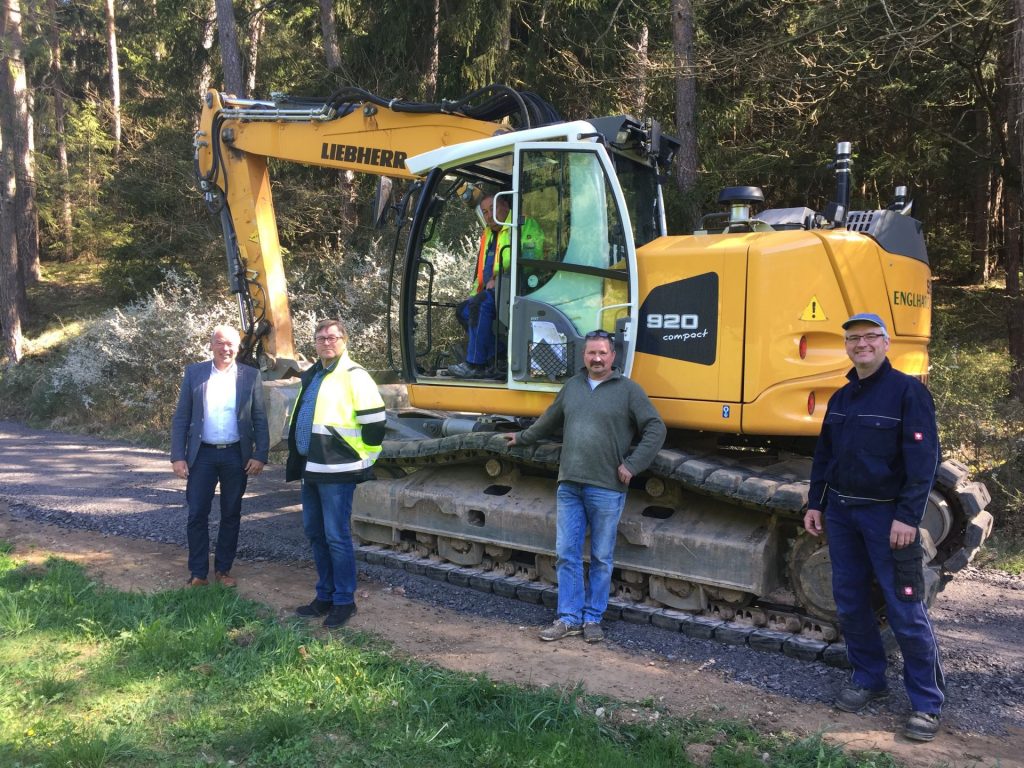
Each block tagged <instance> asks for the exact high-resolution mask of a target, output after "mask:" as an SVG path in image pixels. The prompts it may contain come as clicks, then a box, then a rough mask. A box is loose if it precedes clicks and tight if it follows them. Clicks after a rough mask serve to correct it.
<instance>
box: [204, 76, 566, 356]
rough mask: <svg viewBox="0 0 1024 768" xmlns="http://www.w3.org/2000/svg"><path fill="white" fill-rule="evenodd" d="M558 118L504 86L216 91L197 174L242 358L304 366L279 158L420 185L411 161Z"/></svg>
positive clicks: (208, 104) (209, 97)
mask: <svg viewBox="0 0 1024 768" xmlns="http://www.w3.org/2000/svg"><path fill="white" fill-rule="evenodd" d="M509 118H511V121H508V119H509ZM554 119H557V115H556V114H555V113H554V111H553V109H551V108H550V106H548V105H546V104H545V103H544V102H542V101H540V100H539V99H538V98H537V97H535V96H533V95H531V94H521V93H518V92H516V91H512V90H511V89H508V88H505V87H504V86H489V87H488V88H486V89H481V90H480V91H477V92H476V93H474V94H470V95H469V96H467V97H466V98H465V99H463V100H461V101H458V102H444V103H441V104H436V105H435V104H416V103H411V102H401V101H397V100H390V101H385V100H383V99H380V98H379V97H376V96H374V95H373V94H370V93H368V92H366V91H362V90H359V89H344V90H342V91H339V92H338V93H336V94H334V95H333V96H331V97H330V98H328V99H320V100H315V99H290V98H288V97H279V98H277V99H276V100H274V101H256V100H251V99H239V98H235V97H233V96H228V95H225V94H221V93H219V92H218V91H215V90H211V91H209V92H207V94H206V96H205V98H204V100H203V108H202V114H201V116H200V122H199V129H198V131H197V132H196V136H195V143H194V146H195V170H196V176H197V179H198V183H199V186H200V189H201V190H202V192H203V194H204V196H205V199H206V204H207V207H208V208H209V209H210V211H211V213H214V214H217V215H218V216H219V217H220V221H221V225H222V228H223V230H224V241H225V251H226V257H227V264H228V277H229V281H230V286H231V290H232V292H233V293H235V294H236V295H237V297H238V303H239V312H240V315H241V323H242V332H243V344H242V357H243V358H245V357H248V358H250V359H252V358H253V357H254V355H255V352H256V350H257V348H258V349H259V350H260V351H261V352H262V353H263V354H264V355H265V356H266V359H265V360H264V361H263V363H264V364H265V365H264V366H263V367H265V368H267V369H270V370H272V371H276V373H277V374H278V375H284V374H285V373H286V372H287V371H288V369H289V368H294V364H293V361H294V359H295V348H294V341H293V335H292V323H291V313H290V311H289V307H288V292H287V282H286V279H285V275H284V268H283V265H282V261H281V244H280V241H279V239H278V230H277V222H276V217H275V213H274V202H273V195H272V193H271V183H270V175H269V172H268V160H269V159H271V158H274V159H280V160H286V161H290V162H295V163H302V164H306V165H315V166H320V167H324V168H333V169H336V170H347V171H359V172H362V173H371V174H376V175H379V176H387V177H394V178H399V179H415V178H417V176H416V174H414V173H412V172H410V171H409V170H408V168H406V165H405V160H406V158H407V157H410V156H413V155H417V154H421V153H423V152H427V151H430V150H435V149H439V148H443V147H448V146H452V145H455V144H461V143H463V142H467V141H472V140H474V139H480V138H486V137H489V136H493V135H495V134H497V133H500V132H503V131H507V130H509V129H510V127H529V126H531V125H533V124H536V123H541V122H548V121H552V120H554ZM503 120H504V121H506V122H501V121H503Z"/></svg>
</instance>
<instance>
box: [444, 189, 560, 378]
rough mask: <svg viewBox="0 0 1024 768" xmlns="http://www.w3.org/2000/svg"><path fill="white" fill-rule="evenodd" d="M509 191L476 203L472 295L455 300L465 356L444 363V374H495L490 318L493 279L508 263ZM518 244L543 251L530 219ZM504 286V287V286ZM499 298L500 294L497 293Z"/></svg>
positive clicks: (541, 239)
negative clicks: (479, 224) (479, 229)
mask: <svg viewBox="0 0 1024 768" xmlns="http://www.w3.org/2000/svg"><path fill="white" fill-rule="evenodd" d="M509 204H510V197H509V195H487V196H485V197H484V198H483V199H482V200H481V201H480V204H479V206H478V207H477V212H478V214H479V215H480V218H481V220H482V221H483V223H484V230H483V233H482V234H481V236H480V248H479V250H478V252H477V261H476V274H475V279H474V283H473V295H472V296H470V297H469V298H468V299H466V300H465V301H463V302H462V303H461V304H459V306H458V308H457V309H456V316H457V317H458V320H459V323H460V324H461V325H462V327H463V328H464V329H465V330H466V334H467V337H468V341H467V344H466V359H465V361H464V362H461V363H455V364H453V365H450V366H448V374H449V375H450V376H455V377H457V378H463V379H488V378H493V377H495V376H497V375H498V370H497V365H496V358H495V348H496V334H495V328H494V319H495V317H496V315H497V304H496V300H495V299H496V296H495V292H496V283H497V278H498V276H499V275H501V274H505V275H507V274H508V272H509V266H510V265H511V263H512V232H513V227H512V226H510V225H509V224H508V219H509V213H510V211H509ZM522 230H523V231H522V242H521V245H520V247H521V248H524V249H528V250H529V251H530V252H531V253H538V254H539V253H541V252H542V251H543V243H544V235H543V233H542V232H541V229H540V227H539V226H538V225H537V223H536V222H535V221H534V220H533V219H527V220H526V221H525V222H524V223H523V226H522ZM504 290H508V287H507V285H506V287H505V288H504ZM498 298H500V297H498Z"/></svg>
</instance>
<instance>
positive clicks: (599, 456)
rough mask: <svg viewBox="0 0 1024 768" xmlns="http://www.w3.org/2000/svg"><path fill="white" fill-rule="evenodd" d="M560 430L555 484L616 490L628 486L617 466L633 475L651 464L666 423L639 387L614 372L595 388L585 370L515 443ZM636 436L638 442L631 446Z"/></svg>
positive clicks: (534, 441)
mask: <svg viewBox="0 0 1024 768" xmlns="http://www.w3.org/2000/svg"><path fill="white" fill-rule="evenodd" d="M559 428H561V429H562V434H563V437H562V455H561V459H560V461H559V467H558V482H560V483H561V482H565V481H570V482H576V483H584V484H586V485H596V486H598V487H599V488H609V489H612V490H616V491H624V490H626V486H625V485H623V484H622V483H620V482H619V478H618V468H619V465H620V464H624V465H625V466H626V469H628V470H629V471H630V472H632V473H633V474H634V475H637V474H639V473H640V472H643V471H644V470H645V469H647V467H648V466H650V463H651V462H652V461H654V457H655V455H657V453H658V451H659V450H660V449H661V445H662V443H663V442H665V422H663V421H662V420H661V417H660V416H659V415H658V412H657V411H656V410H655V409H654V406H653V405H651V401H650V400H648V399H647V395H646V394H645V393H644V391H643V389H642V388H641V387H640V385H639V384H637V383H636V382H635V381H631V380H630V379H627V378H625V377H624V376H622V375H621V374H620V373H619V372H618V371H614V372H613V373H612V375H611V376H610V377H609V378H607V379H605V380H604V381H602V382H601V383H600V384H598V385H597V387H595V388H594V389H593V390H591V388H590V382H589V381H588V380H587V371H586V369H584V370H582V371H580V372H579V373H578V374H576V375H575V376H573V377H572V378H571V379H569V381H567V382H566V383H565V386H564V387H562V389H561V391H560V392H559V393H558V396H557V397H556V398H555V402H553V403H552V404H551V407H550V408H548V409H547V410H546V411H545V412H544V413H543V415H542V416H541V417H540V418H539V419H537V421H536V422H535V423H534V424H533V425H532V426H531V427H529V428H528V429H525V430H523V431H522V432H520V433H519V434H517V435H516V443H517V444H520V445H532V444H534V443H536V442H537V441H538V440H540V439H541V438H543V437H548V436H551V435H553V434H555V433H556V432H557V431H558V429H559ZM636 435H639V436H640V440H639V442H638V443H637V444H636V445H635V446H634V445H633V438H634V436H636Z"/></svg>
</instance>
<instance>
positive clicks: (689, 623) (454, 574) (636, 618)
mask: <svg viewBox="0 0 1024 768" xmlns="http://www.w3.org/2000/svg"><path fill="white" fill-rule="evenodd" d="M356 558H357V559H359V560H365V561H366V562H367V563H370V564H372V565H383V566H387V567H389V568H395V569H397V570H404V571H407V572H409V573H412V574H415V575H417V576H426V577H428V578H430V579H434V580H435V581H442V582H447V583H449V584H452V585H453V586H456V587H463V588H468V589H475V590H477V591H478V592H485V593H488V594H495V595H500V596H501V597H506V598H511V599H513V600H521V601H523V602H525V603H531V604H533V605H544V606H545V607H547V608H551V609H555V608H557V607H558V588H557V587H555V586H552V585H550V584H544V583H542V582H537V581H530V580H528V579H524V578H520V577H517V576H504V575H502V574H500V573H498V572H496V571H487V570H483V569H479V568H466V567H462V566H458V565H454V564H453V563H445V562H441V561H438V560H437V559H434V558H426V557H419V556H418V555H416V554H413V553H409V552H396V551H394V550H391V549H388V548H386V547H381V546H377V545H366V544H364V545H362V546H360V547H357V548H356ZM604 616H605V620H606V621H607V620H611V621H628V622H630V623H631V624H651V625H654V626H655V627H658V628H660V629H663V630H665V631H668V632H682V633H683V634H684V635H687V636H688V637H694V638H698V639H701V640H714V641H717V642H720V643H723V644H725V645H736V646H743V645H745V646H749V647H750V648H753V649H754V650H758V651H764V652H768V653H782V654H785V655H786V656H789V657H791V658H794V659H799V660H800V661H822V662H824V663H825V664H828V665H830V666H833V667H839V668H841V669H849V661H848V660H847V657H846V645H845V644H844V643H841V642H833V643H829V642H826V641H824V640H817V639H813V638H809V637H805V636H802V635H795V634H791V633H788V632H780V631H778V630H772V629H765V628H761V627H755V626H751V625H748V624H742V623H739V622H732V621H725V620H723V619H718V618H714V617H712V616H705V615H695V614H692V613H687V612H685V611H675V610H672V609H670V608H657V607H654V606H649V605H642V604H636V603H628V602H624V601H622V600H618V599H616V598H611V599H610V600H609V601H608V610H607V611H605V614H604Z"/></svg>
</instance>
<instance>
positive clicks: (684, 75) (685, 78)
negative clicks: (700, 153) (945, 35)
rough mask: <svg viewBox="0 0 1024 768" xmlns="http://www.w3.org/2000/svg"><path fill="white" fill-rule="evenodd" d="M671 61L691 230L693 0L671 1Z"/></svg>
mask: <svg viewBox="0 0 1024 768" xmlns="http://www.w3.org/2000/svg"><path fill="white" fill-rule="evenodd" d="M1021 2H1024V0H1021ZM672 60H673V65H674V67H675V71H676V78H675V80H676V135H677V136H678V137H679V141H680V142H681V144H680V147H679V155H678V157H677V158H676V185H677V186H678V187H679V191H680V192H681V193H682V194H683V199H684V200H685V201H686V203H685V204H686V208H685V211H684V214H683V218H684V226H685V227H687V229H690V230H692V229H694V228H695V227H696V226H697V223H698V221H699V218H700V208H699V205H698V201H697V166H698V162H699V160H698V157H697V78H696V76H695V74H694V61H693V5H692V3H691V0H672Z"/></svg>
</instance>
